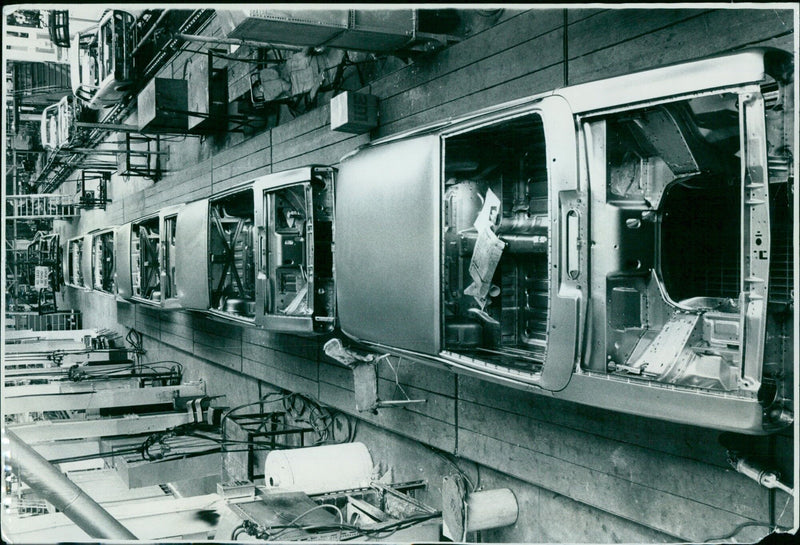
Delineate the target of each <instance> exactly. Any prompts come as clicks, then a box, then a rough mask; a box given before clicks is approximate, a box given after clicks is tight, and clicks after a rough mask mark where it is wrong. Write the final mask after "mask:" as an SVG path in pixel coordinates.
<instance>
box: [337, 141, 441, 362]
mask: <svg viewBox="0 0 800 545" xmlns="http://www.w3.org/2000/svg"><path fill="white" fill-rule="evenodd" d="M439 156H440V141H439V137H438V135H428V136H423V137H418V138H414V139H410V140H406V141H401V142H397V143H395V144H393V145H392V146H376V147H371V148H366V149H365V150H363V151H361V152H359V153H357V154H355V155H352V156H350V157H348V158H346V159H345V160H343V162H342V164H341V168H340V170H339V176H338V179H337V188H336V222H337V224H336V252H335V256H334V261H335V266H336V281H337V287H336V293H337V305H338V309H339V319H340V324H341V328H342V330H343V331H344V332H345V333H346V334H348V335H350V336H352V337H355V338H357V339H362V340H367V341H373V342H381V343H385V344H388V345H391V346H397V347H400V348H405V349H409V350H415V351H419V352H423V353H427V354H436V353H437V352H438V351H439V348H440V311H439V299H440V278H439V277H440V273H439V271H440V256H439V253H440V248H439V238H440V223H441V219H440V215H441V213H440V210H441V203H440V200H441V197H440V194H441V188H440V185H441V181H440V174H439Z"/></svg>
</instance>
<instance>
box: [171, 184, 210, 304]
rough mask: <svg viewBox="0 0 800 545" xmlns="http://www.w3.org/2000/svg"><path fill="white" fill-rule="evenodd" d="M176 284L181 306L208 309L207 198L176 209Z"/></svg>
mask: <svg viewBox="0 0 800 545" xmlns="http://www.w3.org/2000/svg"><path fill="white" fill-rule="evenodd" d="M175 284H176V287H177V289H178V301H179V302H180V306H181V307H183V308H191V309H197V310H207V309H208V307H209V293H208V290H209V288H208V199H203V200H200V201H196V202H193V203H190V204H187V205H186V206H184V207H183V208H182V209H181V210H180V211H179V212H178V221H177V225H176V228H175Z"/></svg>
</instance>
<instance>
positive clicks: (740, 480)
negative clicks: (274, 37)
mask: <svg viewBox="0 0 800 545" xmlns="http://www.w3.org/2000/svg"><path fill="white" fill-rule="evenodd" d="M793 24H794V23H793V13H792V12H791V11H788V10H785V11H781V10H773V9H769V10H765V9H663V10H662V9H624V10H621V9H612V10H602V9H569V10H562V9H541V10H539V9H532V10H525V11H514V10H505V11H504V13H503V15H502V16H501V17H500V19H499V20H498V22H497V24H496V25H495V26H493V27H491V28H489V29H488V30H486V31H483V32H480V33H478V34H475V35H473V36H471V37H470V38H468V39H466V40H464V41H463V42H461V43H458V44H456V45H453V46H451V47H449V48H447V49H446V50H444V51H442V52H439V53H437V54H436V55H435V56H433V57H432V58H430V59H427V60H426V59H422V60H418V61H417V62H414V63H413V64H409V65H408V66H404V67H403V66H402V64H400V65H399V66H400V68H399V69H397V70H395V71H393V72H391V73H390V74H389V75H387V76H385V77H383V78H381V79H379V80H377V81H375V82H373V83H372V84H371V85H369V87H368V88H365V90H368V91H369V92H371V93H372V94H375V95H377V96H378V97H379V98H380V119H381V126H380V128H379V129H377V130H376V131H375V132H374V133H373V134H372V135H371V136H372V137H373V138H374V137H377V136H384V135H389V134H393V133H396V132H398V131H401V130H405V129H409V128H413V127H415V126H418V125H420V124H423V123H426V122H430V121H435V120H437V119H441V118H443V117H447V116H451V115H457V114H462V113H466V112H469V111H472V110H475V109H478V108H481V107H484V106H489V105H492V104H496V103H499V102H502V101H506V100H511V99H514V98H519V97H523V96H527V95H532V94H535V93H539V92H543V91H547V90H550V89H553V88H556V87H561V86H564V85H565V84H576V83H581V82H585V81H591V80H595V79H599V78H603V77H608V76H614V75H620V74H625V73H629V72H632V71H635V70H638V69H644V68H650V67H657V66H661V65H665V64H669V63H675V62H680V61H685V60H690V59H693V58H698V57H702V56H706V55H712V54H718V53H723V52H727V51H733V50H736V49H740V48H742V47H745V46H754V45H770V46H775V47H780V48H783V49H787V50H792V47H793V39H794V35H793ZM182 63H185V58H183V57H180V56H179V57H178V58H177V59H176V60H175V61H174V62H173V63H172V64H171V65H169V66H167V67H166V68H165V71H166V73H165V76H166V77H169V76H170V74H175V77H178V75H179V74H180V73H181V70H182V66H183V64H182ZM329 115H330V113H329V108H328V106H327V105H325V106H321V107H319V108H317V109H315V110H312V111H311V112H309V113H307V114H305V115H303V116H300V117H298V118H296V119H293V120H291V121H287V122H285V123H283V124H281V125H279V126H278V127H275V128H273V129H270V130H267V131H264V132H261V133H259V134H256V135H254V136H253V137H251V138H248V139H241V142H239V143H234V144H233V145H229V146H225V147H224V148H225V149H221V150H219V151H217V150H215V149H214V146H213V145H212V144H211V143H210V142H208V141H204V142H199V141H195V140H198V139H187V140H186V142H183V143H181V146H182V147H181V150H182V151H181V154H180V156H172V157H170V159H169V163H168V169H169V171H170V172H169V173H168V174H167V176H166V177H165V178H164V179H162V180H161V181H159V182H158V183H155V184H140V186H141V188H139V186H136V185H134V182H127V183H129V185H128V186H127V188H128V189H127V193H126V194H124V195H123V196H121V197H118V198H116V197H115V198H114V202H113V203H112V204H110V205H109V207H108V209H107V211H105V212H100V211H92V212H90V213H87V214H84V217H83V218H82V219H81V220H80V222H75V225H68V226H62V229H63V231H64V234H71V232H85V231H88V230H89V229H90V228H94V227H97V226H100V225H118V224H122V223H124V222H128V221H131V220H134V219H137V218H139V217H141V216H143V215H145V214H148V213H152V212H155V211H157V210H158V209H160V208H163V207H165V206H168V205H172V204H178V203H181V202H186V201H191V200H195V199H198V198H202V197H205V196H208V195H212V194H215V193H217V192H219V191H222V190H224V189H226V188H229V187H231V186H233V185H235V184H237V183H240V182H244V181H247V180H249V179H252V178H254V177H256V176H259V175H262V174H266V173H270V172H277V171H281V170H285V169H288V168H294V167H299V166H303V165H308V164H335V163H336V162H337V161H338V160H339V159H340V158H341V157H342V156H343V155H344V154H345V153H347V152H348V151H351V150H353V149H355V148H356V147H358V146H359V145H361V144H363V143H366V142H367V141H368V138H369V135H358V136H355V135H350V134H344V133H337V132H333V131H331V130H330V127H329ZM190 140H192V141H191V142H190ZM167 145H168V146H169V145H170V144H169V143H167ZM175 145H177V144H175ZM185 150H190V152H189V153H187V152H186V151H185ZM192 150H194V151H196V154H195V155H193V151H192ZM122 183H126V182H122ZM136 183H139V182H136ZM120 193H121V192H119V191H118V194H120ZM364 205H365V206H369V203H364ZM65 290H66V292H65V305H64V306H65V307H67V308H69V307H72V308H80V309H81V310H82V311H83V313H84V325H85V326H86V327H112V325H113V324H117V327H118V329H119V330H120V331H121V332H122V333H123V334H124V333H125V331H126V330H127V328H135V329H137V330H138V331H140V332H141V333H142V334H143V335H144V343H145V348H146V349H147V351H148V352H147V355H146V358H148V359H150V360H151V361H156V360H162V359H173V360H178V361H181V362H182V363H183V364H184V366H185V368H186V369H187V376H186V378H187V379H195V378H199V377H203V378H205V380H206V381H207V384H208V393H209V394H221V393H224V394H226V395H227V400H226V402H227V404H229V405H234V404H237V403H241V402H245V401H252V400H254V399H256V398H257V396H258V395H259V392H260V391H263V388H283V389H287V390H291V391H295V392H301V393H304V394H308V395H311V396H314V397H315V398H317V399H318V400H319V401H320V402H321V403H323V404H326V405H329V406H331V407H334V408H336V409H338V410H340V411H343V412H346V413H349V414H352V415H356V416H358V417H359V418H360V419H363V421H362V424H363V426H362V427H361V428H359V432H358V433H359V434H360V435H358V436H357V437H358V438H359V439H361V438H364V440H365V441H366V442H368V443H369V444H370V447H371V448H373V449H375V450H376V451H377V452H379V454H378V455H377V456H375V457H376V459H377V458H380V459H384V460H386V461H387V462H388V463H392V464H393V465H394V467H396V468H402V467H404V465H405V466H407V467H405V469H403V471H408V472H411V473H413V472H415V471H417V472H418V470H419V468H421V467H423V466H422V465H420V466H419V467H417V462H418V461H419V460H422V459H424V458H425V456H427V455H428V454H431V452H430V448H434V449H439V450H441V451H443V452H445V453H449V454H450V455H455V456H457V457H458V458H459V459H460V462H461V465H462V467H463V469H464V470H465V471H466V472H467V473H468V474H470V475H471V478H472V479H473V482H474V481H476V480H478V477H477V473H480V479H479V482H480V485H481V486H484V487H486V488H493V487H496V486H497V487H499V486H507V487H510V488H511V489H512V490H514V492H515V493H516V494H517V498H518V500H519V503H520V516H519V521H518V522H517V524H516V525H515V526H514V527H512V528H510V529H503V530H496V531H493V532H486V533H485V535H484V536H483V537H484V539H485V540H488V541H539V542H545V541H574V542H580V541H599V542H602V541H622V542H652V541H676V540H680V541H693V542H697V541H703V540H706V539H708V538H712V537H717V536H721V535H725V534H726V533H728V532H730V531H732V530H733V529H734V528H736V527H737V526H738V525H740V524H742V523H746V522H752V521H757V522H764V523H768V522H769V521H770V517H775V518H776V519H778V520H777V522H778V523H779V524H781V525H783V526H789V527H791V526H792V525H793V524H792V516H793V515H792V513H793V505H792V504H791V501H790V499H789V497H788V496H787V495H785V494H783V493H782V492H778V493H776V494H772V495H771V494H770V493H769V491H767V490H766V489H764V488H762V487H760V486H758V485H757V484H756V483H755V482H753V481H751V480H748V479H747V478H746V477H744V476H742V475H739V474H737V473H736V472H735V471H733V470H732V469H731V468H730V466H729V465H728V463H727V461H726V457H725V449H724V448H723V447H722V446H721V445H720V443H719V441H718V437H719V432H717V431H714V430H707V429H701V428H695V427H691V426H685V425H678V424H672V423H668V422H663V421H656V420H649V419H645V418H640V417H637V416H634V415H625V414H620V413H615V412H611V411H606V410H602V409H598V408H591V407H586V406H581V405H577V404H572V403H567V402H564V401H559V400H556V399H551V398H548V397H546V396H541V395H537V394H534V393H526V392H522V391H517V390H512V389H509V388H507V387H503V386H499V385H495V384H492V383H488V382H484V381H480V380H478V379H475V378H470V377H466V376H458V375H456V374H454V373H452V372H449V371H446V370H440V369H434V368H432V367H425V366H420V365H418V364H414V363H411V362H407V361H403V362H402V363H401V364H400V365H399V366H397V367H396V368H395V370H396V376H395V373H394V372H393V371H392V369H391V368H389V367H388V366H383V365H382V366H381V367H380V369H379V374H380V390H379V394H380V396H381V398H383V399H398V398H401V397H402V395H401V394H400V393H399V391H398V387H397V384H396V383H395V382H396V381H397V382H398V383H399V384H401V385H402V387H403V388H404V389H405V391H406V392H407V393H408V395H409V396H410V397H411V398H424V399H426V403H424V404H420V405H414V406H410V407H408V408H405V409H388V410H382V411H380V412H379V414H377V415H371V414H361V413H358V412H357V411H356V408H355V401H354V396H353V382H352V373H351V372H350V371H349V370H348V369H345V368H343V367H341V366H339V365H337V364H335V363H333V361H332V360H329V359H328V358H327V357H325V356H324V355H323V354H322V350H321V345H322V343H323V342H324V341H325V340H326V338H324V339H321V340H320V339H313V338H298V337H293V336H288V335H282V334H275V333H271V332H267V331H260V330H257V329H254V328H248V327H243V326H239V325H234V324H225V323H220V322H216V321H212V320H210V319H208V318H207V317H204V316H203V315H200V314H195V313H190V312H185V311H176V312H162V311H158V310H155V309H151V308H148V307H145V306H143V305H131V304H128V303H122V302H117V301H116V300H115V299H114V298H113V297H111V296H107V295H103V294H99V293H96V292H91V293H87V292H79V291H77V290H75V289H73V288H65ZM375 303H376V304H380V302H379V301H376V302H375ZM752 444H753V446H754V448H755V449H759V450H760V451H761V452H767V453H771V454H773V455H774V456H775V458H776V459H777V460H778V461H779V463H780V465H781V469H782V470H783V474H784V477H785V478H786V479H789V478H790V475H791V471H792V456H793V446H792V445H793V437H792V435H791V430H790V431H787V432H783V433H779V434H777V435H775V436H772V437H756V438H753V439H752ZM389 445H390V446H391V447H390V446H389ZM395 447H396V448H395ZM429 447H430V448H429ZM417 451H419V454H417V455H413V453H414V452H417ZM403 453H406V454H407V455H408V456H404V455H403ZM409 460H413V462H411V461H409ZM435 460H438V458H435V459H434V461H433V462H432V461H429V462H428V463H431V464H433V463H434V462H435ZM419 464H422V462H419ZM425 467H428V466H425ZM430 467H433V466H430ZM439 471H440V472H441V471H443V469H442V468H441V467H440V468H439ZM432 484H435V483H432ZM432 493H434V494H435V493H436V491H435V487H434V491H433V492H432ZM748 532H749V533H748ZM763 535H764V529H763V528H752V527H751V528H745V529H744V530H742V532H741V533H740V534H739V538H740V539H743V540H747V538H748V536H754V537H753V538H751V539H755V538H757V537H759V536H763Z"/></svg>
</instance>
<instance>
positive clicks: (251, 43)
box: [172, 32, 305, 51]
mask: <svg viewBox="0 0 800 545" xmlns="http://www.w3.org/2000/svg"><path fill="white" fill-rule="evenodd" d="M172 37H173V38H177V39H179V40H184V41H187V42H203V43H212V44H228V45H239V46H241V45H244V46H248V47H271V48H274V49H286V50H288V51H302V50H303V49H305V48H304V47H300V46H297V45H290V44H279V43H273V42H259V41H256V40H242V39H239V38H214V37H211V36H198V35H195V34H181V33H179V32H175V33H173V34H172Z"/></svg>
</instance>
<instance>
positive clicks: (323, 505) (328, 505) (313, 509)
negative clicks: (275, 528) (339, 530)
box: [270, 503, 344, 539]
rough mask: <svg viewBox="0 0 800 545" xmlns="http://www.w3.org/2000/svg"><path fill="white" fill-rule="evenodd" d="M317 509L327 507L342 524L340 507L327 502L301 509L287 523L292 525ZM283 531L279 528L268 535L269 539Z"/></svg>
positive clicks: (342, 517)
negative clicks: (274, 532) (271, 534)
mask: <svg viewBox="0 0 800 545" xmlns="http://www.w3.org/2000/svg"><path fill="white" fill-rule="evenodd" d="M319 509H329V510H331V511H333V512H334V513H335V514H337V515H339V524H344V513H342V510H341V509H339V508H338V507H336V506H335V505H332V504H329V503H321V504H319V505H315V506H314V507H312V508H311V509H307V510H305V511H303V512H302V513H300V514H299V515H297V516H296V517H295V518H293V519H292V521H291V522H289V523H288V525H289V526H292V527H294V526H295V523H296V522H297V521H298V520H300V519H301V518H303V517H305V516H306V515H308V514H309V513H313V512H314V511H318V510H319ZM285 532H286V530H281V531H280V532H278V533H277V534H275V535H273V536H270V539H275V538H277V537H278V536H280V535H281V534H283V533H285Z"/></svg>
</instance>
